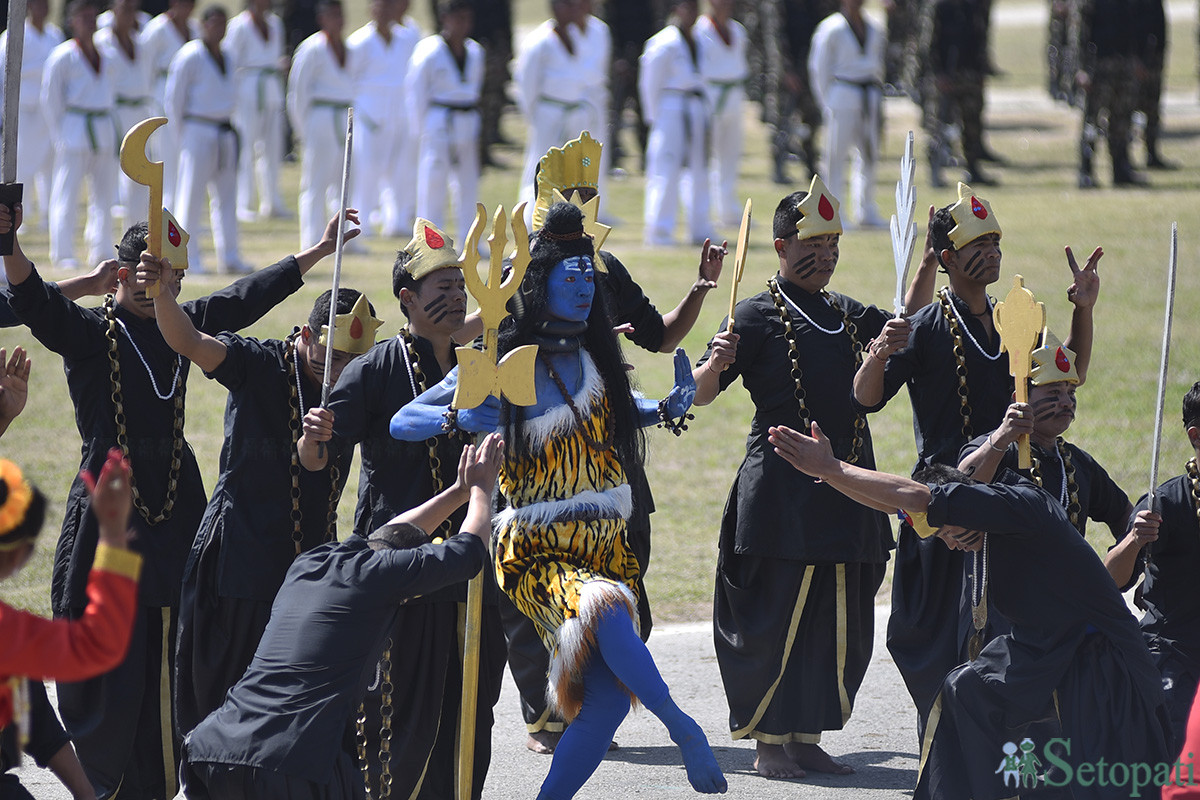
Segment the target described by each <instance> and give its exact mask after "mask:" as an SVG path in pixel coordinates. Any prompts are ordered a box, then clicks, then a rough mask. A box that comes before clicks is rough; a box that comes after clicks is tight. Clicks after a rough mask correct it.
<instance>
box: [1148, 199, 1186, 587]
mask: <svg viewBox="0 0 1200 800" xmlns="http://www.w3.org/2000/svg"><path fill="white" fill-rule="evenodd" d="M1178 264H1179V223H1178V222H1172V223H1171V255H1170V259H1169V260H1168V261H1167V308H1166V312H1165V317H1164V320H1163V343H1162V359H1161V360H1160V361H1159V364H1158V402H1156V403H1155V404H1154V449H1153V450H1151V451H1150V494H1149V502H1148V504H1147V505H1148V507H1149V509H1150V510H1151V511H1155V512H1156V511H1158V457H1159V454H1160V451H1161V449H1162V426H1163V404H1164V403H1165V402H1166V397H1167V365H1168V364H1169V363H1170V360H1171V319H1172V318H1173V317H1174V316H1175V271H1176V267H1177V266H1178ZM1153 547H1154V545H1153V543H1151V544H1148V545H1146V561H1145V563H1146V576H1147V577H1149V574H1150V565H1151V564H1153V563H1154V551H1153Z"/></svg>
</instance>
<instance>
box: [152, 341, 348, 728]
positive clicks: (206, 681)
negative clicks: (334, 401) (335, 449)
mask: <svg viewBox="0 0 1200 800" xmlns="http://www.w3.org/2000/svg"><path fill="white" fill-rule="evenodd" d="M217 338H218V339H220V341H221V342H222V344H224V345H225V348H226V349H225V360H224V361H222V362H221V364H220V366H218V367H217V368H216V369H215V370H213V372H212V373H210V374H209V375H208V377H210V378H213V379H215V380H217V381H220V383H221V385H222V386H224V387H225V388H227V389H228V390H229V400H228V402H227V403H226V406H225V444H224V446H223V447H222V449H221V476H220V477H219V478H218V479H217V485H216V487H215V488H214V489H213V494H212V499H211V500H210V501H209V504H208V508H207V509H206V510H205V512H204V519H203V520H201V522H200V529H199V531H198V532H197V534H196V538H195V541H194V542H193V544H192V551H191V554H190V556H189V557H188V561H187V565H186V566H185V568H184V574H183V589H182V592H181V597H180V614H179V647H178V652H177V654H176V661H175V668H176V681H175V689H176V697H175V724H176V727H177V729H178V733H179V735H180V736H183V735H186V734H187V732H188V731H190V730H191V729H192V728H194V727H195V726H196V725H197V724H198V723H199V722H200V720H202V719H204V718H205V717H206V716H208V714H209V712H211V711H212V710H214V709H215V708H217V707H218V706H219V705H221V702H222V701H223V700H224V699H225V692H226V691H227V690H228V689H229V687H230V686H233V684H235V683H237V681H238V679H239V678H241V677H242V673H243V672H245V671H246V667H247V666H248V665H249V664H250V659H251V658H253V657H254V649H255V648H256V647H257V646H258V639H259V637H260V636H262V632H263V629H264V628H266V626H267V620H268V619H269V618H270V616H271V602H272V601H273V600H274V599H275V592H276V591H278V589H279V585H280V584H281V583H283V576H284V575H285V574H286V573H287V569H288V566H289V565H290V564H291V563H292V559H293V558H295V556H296V554H297V546H299V549H300V550H311V549H312V548H314V547H316V546H317V545H319V544H323V543H325V542H326V541H334V540H336V538H337V536H336V529H335V528H334V525H333V523H332V521H331V519H330V514H331V512H333V513H336V511H337V498H338V497H339V496H340V493H341V489H342V487H343V486H344V485H345V482H346V473H347V470H348V468H349V460H348V459H347V460H345V461H344V462H343V463H339V464H337V465H336V474H337V476H338V482H337V486H336V488H335V487H334V486H333V484H332V480H331V476H332V474H333V473H332V472H331V470H330V469H324V470H321V471H320V472H309V471H308V470H305V469H303V468H301V467H300V464H299V461H298V458H297V456H296V454H295V449H296V445H295V441H294V437H296V436H299V432H300V424H301V420H302V419H303V417H304V414H305V413H306V412H307V411H308V410H309V408H311V407H312V406H314V405H319V404H320V402H321V385H320V384H318V383H314V382H312V380H311V379H310V378H309V377H308V375H307V374H305V372H304V369H303V367H302V366H301V364H300V360H299V357H298V356H297V355H295V354H294V353H292V354H289V350H290V349H291V348H292V347H293V345H292V344H291V343H290V342H284V341H279V340H277V339H268V340H266V341H259V340H257V339H249V338H244V337H241V336H238V335H237V334H232V333H223V334H219V335H218V336H217ZM297 375H299V377H297ZM293 398H294V399H293ZM293 426H295V427H294V429H293ZM293 459H297V460H296V462H295V464H294V465H293ZM293 470H296V478H297V481H298V484H297V486H298V489H299V506H298V508H297V510H298V511H299V513H300V519H299V524H300V530H299V532H296V530H295V524H294V523H293V508H292V473H293ZM297 536H298V537H299V541H296V537H297Z"/></svg>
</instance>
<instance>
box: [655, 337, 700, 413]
mask: <svg viewBox="0 0 1200 800" xmlns="http://www.w3.org/2000/svg"><path fill="white" fill-rule="evenodd" d="M695 398H696V381H695V379H694V378H693V377H692V365H691V363H690V362H689V361H688V357H687V353H685V352H683V348H682V347H677V348H675V387H674V388H673V389H671V391H670V393H669V394H667V396H666V398H665V399H664V400H663V403H664V404H665V407H666V412H667V414H668V415H669V416H671V417H672V418H675V417H682V416H683V415H684V414H686V413H687V412H688V409H689V408H691V407H692V401H693V400H694V399H695Z"/></svg>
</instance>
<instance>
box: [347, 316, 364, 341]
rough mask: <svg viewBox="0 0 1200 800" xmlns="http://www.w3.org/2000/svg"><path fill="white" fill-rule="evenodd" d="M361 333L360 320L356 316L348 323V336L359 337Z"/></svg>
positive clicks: (361, 325)
mask: <svg viewBox="0 0 1200 800" xmlns="http://www.w3.org/2000/svg"><path fill="white" fill-rule="evenodd" d="M362 335H363V324H362V320H361V319H359V318H358V317H355V318H354V321H353V322H351V323H350V338H351V339H361V338H362Z"/></svg>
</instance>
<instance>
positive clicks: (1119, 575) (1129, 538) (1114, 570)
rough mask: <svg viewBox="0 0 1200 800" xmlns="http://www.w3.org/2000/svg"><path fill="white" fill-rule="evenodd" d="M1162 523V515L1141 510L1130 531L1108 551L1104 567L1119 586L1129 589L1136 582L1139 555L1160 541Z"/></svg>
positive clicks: (1122, 588)
mask: <svg viewBox="0 0 1200 800" xmlns="http://www.w3.org/2000/svg"><path fill="white" fill-rule="evenodd" d="M1161 525H1162V517H1161V516H1160V515H1158V514H1156V513H1154V512H1153V511H1149V510H1145V509H1143V510H1142V511H1139V512H1138V513H1137V516H1135V517H1134V518H1133V524H1132V525H1130V527H1129V532H1128V533H1126V534H1125V537H1124V538H1123V539H1121V541H1119V542H1117V544H1116V545H1115V546H1114V547H1113V548H1112V549H1111V550H1109V551H1108V555H1107V556H1105V557H1104V568H1105V569H1107V570H1108V574H1109V575H1112V578H1113V580H1114V581H1115V582H1116V584H1117V586H1118V588H1120V589H1121V590H1122V591H1125V590H1127V589H1128V588H1129V587H1130V586H1131V585H1132V584H1133V582H1134V570H1136V569H1137V564H1138V557H1139V556H1140V555H1141V552H1142V548H1143V547H1145V546H1146V545H1148V544H1150V543H1151V542H1156V541H1158V530H1159V527H1160V526H1161Z"/></svg>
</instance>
